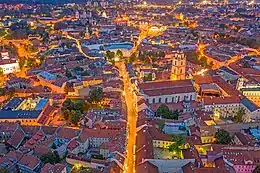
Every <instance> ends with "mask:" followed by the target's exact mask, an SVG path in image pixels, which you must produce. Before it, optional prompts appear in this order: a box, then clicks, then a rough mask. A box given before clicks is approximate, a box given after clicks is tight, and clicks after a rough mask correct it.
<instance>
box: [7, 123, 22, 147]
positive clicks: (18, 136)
mask: <svg viewBox="0 0 260 173" xmlns="http://www.w3.org/2000/svg"><path fill="white" fill-rule="evenodd" d="M24 138H25V133H24V131H23V130H22V129H21V128H18V129H17V130H16V131H15V132H14V134H13V135H12V136H11V138H10V139H9V140H8V141H7V143H8V144H10V145H11V146H12V147H14V148H15V149H18V148H19V146H20V145H21V143H22V142H23V140H24Z"/></svg>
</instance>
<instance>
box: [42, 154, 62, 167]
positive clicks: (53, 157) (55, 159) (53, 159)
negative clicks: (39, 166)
mask: <svg viewBox="0 0 260 173" xmlns="http://www.w3.org/2000/svg"><path fill="white" fill-rule="evenodd" d="M40 159H41V161H42V162H43V163H44V164H47V163H50V164H55V163H59V162H60V160H61V159H60V156H59V154H58V152H57V151H54V152H49V153H47V154H44V155H42V156H41V157H40Z"/></svg>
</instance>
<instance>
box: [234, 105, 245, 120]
mask: <svg viewBox="0 0 260 173" xmlns="http://www.w3.org/2000/svg"><path fill="white" fill-rule="evenodd" d="M244 115H245V109H244V108H239V109H238V111H237V114H236V117H235V122H237V123H242V122H243V116H244Z"/></svg>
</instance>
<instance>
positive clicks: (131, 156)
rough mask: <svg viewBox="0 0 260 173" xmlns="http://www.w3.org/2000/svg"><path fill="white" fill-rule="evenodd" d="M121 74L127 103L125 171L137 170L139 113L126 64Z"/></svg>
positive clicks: (127, 172) (121, 65)
mask: <svg viewBox="0 0 260 173" xmlns="http://www.w3.org/2000/svg"><path fill="white" fill-rule="evenodd" d="M119 67H120V75H122V76H123V80H124V93H125V101H126V105H127V129H128V133H127V147H126V159H125V163H124V172H125V173H133V172H135V144H136V121H137V113H136V109H135V102H134V99H133V98H134V96H133V90H132V86H131V83H130V81H129V76H128V74H127V73H126V68H125V64H122V63H121V64H120V65H119Z"/></svg>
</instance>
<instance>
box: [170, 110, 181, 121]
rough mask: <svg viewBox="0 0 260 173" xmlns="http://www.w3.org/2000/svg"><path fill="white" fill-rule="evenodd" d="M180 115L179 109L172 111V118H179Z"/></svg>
mask: <svg viewBox="0 0 260 173" xmlns="http://www.w3.org/2000/svg"><path fill="white" fill-rule="evenodd" d="M179 116H180V112H179V110H174V111H172V113H171V117H172V118H171V119H174V120H178V118H179Z"/></svg>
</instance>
